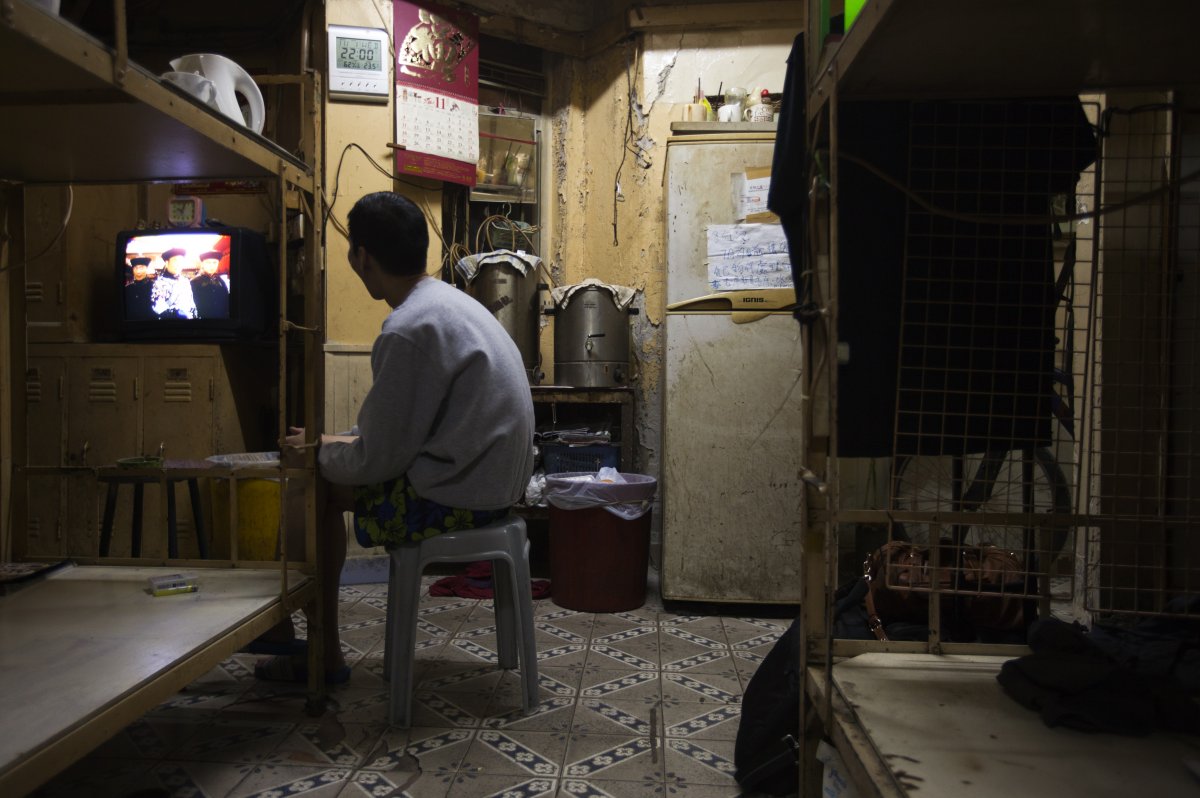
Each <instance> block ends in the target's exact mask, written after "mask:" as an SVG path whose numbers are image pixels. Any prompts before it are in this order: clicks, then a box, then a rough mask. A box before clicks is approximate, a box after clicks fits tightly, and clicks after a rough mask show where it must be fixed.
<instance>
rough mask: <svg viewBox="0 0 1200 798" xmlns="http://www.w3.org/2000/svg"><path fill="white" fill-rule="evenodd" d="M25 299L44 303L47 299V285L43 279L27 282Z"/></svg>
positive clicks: (30, 301)
mask: <svg viewBox="0 0 1200 798" xmlns="http://www.w3.org/2000/svg"><path fill="white" fill-rule="evenodd" d="M25 301H26V302H29V303H34V302H37V303H42V302H45V301H46V286H45V283H42V282H41V281H36V282H35V281H33V280H29V281H27V282H26V283H25Z"/></svg>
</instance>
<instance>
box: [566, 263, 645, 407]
mask: <svg viewBox="0 0 1200 798" xmlns="http://www.w3.org/2000/svg"><path fill="white" fill-rule="evenodd" d="M631 312H633V311H632V310H630V309H625V310H622V309H621V308H618V307H617V304H616V302H615V301H614V300H613V295H612V292H610V291H608V290H606V289H604V288H598V287H588V288H581V289H579V290H578V291H575V292H574V293H573V294H571V295H570V297H569V298H568V299H567V300H566V302H565V304H560V305H559V307H556V308H554V313H553V315H554V382H555V383H557V384H559V385H571V386H574V387H577V388H613V387H621V386H624V385H628V384H629V315H630V313H631Z"/></svg>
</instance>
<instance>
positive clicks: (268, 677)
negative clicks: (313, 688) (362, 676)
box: [254, 656, 350, 684]
mask: <svg viewBox="0 0 1200 798" xmlns="http://www.w3.org/2000/svg"><path fill="white" fill-rule="evenodd" d="M254 678H255V679H258V680H259V681H263V682H294V683H296V684H307V683H308V663H307V662H305V661H304V659H302V658H298V657H291V656H274V657H271V658H270V659H264V660H262V661H260V662H259V663H258V664H257V665H255V666H254ZM348 681H350V666H349V665H343V666H341V667H340V668H334V669H333V670H327V671H325V684H345V683H346V682H348Z"/></svg>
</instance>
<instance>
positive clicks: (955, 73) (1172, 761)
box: [797, 0, 1200, 798]
mask: <svg viewBox="0 0 1200 798" xmlns="http://www.w3.org/2000/svg"><path fill="white" fill-rule="evenodd" d="M847 5H848V4H847ZM860 5H862V8H861V11H860V12H859V15H858V17H857V19H856V20H855V21H854V23H853V25H852V27H851V28H850V29H849V30H848V31H846V32H845V33H844V34H835V35H833V36H830V37H829V38H828V39H827V40H826V41H824V42H822V41H821V37H820V36H821V35H820V33H818V32H819V31H821V30H822V27H823V25H827V20H823V19H822V17H821V14H822V8H824V11H825V13H826V14H828V13H829V4H828V3H818V2H816V1H815V0H812V1H811V2H810V3H809V24H808V28H807V30H808V33H807V34H806V54H805V60H806V62H807V63H806V64H805V69H804V75H805V86H806V100H807V104H808V107H807V109H806V113H805V114H804V115H803V116H800V117H798V121H797V124H804V121H799V120H806V122H807V126H808V127H807V129H808V138H809V139H810V140H811V139H813V138H816V139H817V140H818V142H819V143H818V144H817V145H812V144H810V145H809V146H810V147H814V146H815V147H816V148H817V149H822V148H824V149H826V150H828V152H827V153H825V152H823V153H822V155H825V156H827V157H826V158H823V159H822V164H823V168H824V169H825V170H826V171H825V174H824V175H823V177H825V178H828V181H829V183H828V186H821V185H819V183H820V180H819V177H822V176H818V178H815V179H814V180H813V181H812V186H805V187H804V189H805V190H809V189H811V190H812V191H814V192H816V194H817V195H818V199H817V200H816V203H815V206H814V207H815V210H814V214H813V219H812V223H811V224H810V227H809V232H810V233H811V234H812V238H811V244H810V245H811V248H812V249H811V251H812V253H813V255H814V257H813V259H812V261H811V264H812V268H813V269H814V270H815V272H816V273H817V274H818V275H819V285H820V286H821V287H822V294H823V297H825V299H822V301H823V302H824V303H825V307H823V308H822V311H823V313H824V318H825V322H824V324H823V325H813V326H811V327H809V326H805V327H802V329H803V334H804V336H805V337H806V338H807V339H808V341H807V353H808V358H809V359H808V361H807V362H806V363H805V364H804V367H803V370H804V376H805V380H806V383H807V387H806V388H805V391H804V394H805V396H806V411H805V412H806V416H807V417H806V421H805V425H804V430H805V436H806V438H805V440H803V441H802V443H801V445H802V450H803V452H804V457H805V464H806V465H807V466H808V467H809V468H810V469H811V471H812V473H813V474H814V475H815V480H814V481H815V482H816V483H817V485H816V486H815V487H813V488H812V489H809V490H808V491H807V493H806V499H805V501H806V512H805V514H804V516H803V522H802V523H803V524H804V532H803V541H804V547H803V552H802V554H801V555H800V556H801V558H802V560H803V574H804V580H805V582H804V599H803V602H802V618H801V622H802V646H801V651H802V652H803V653H802V654H801V657H802V660H803V661H802V663H801V673H802V674H804V678H803V679H802V681H803V685H802V690H801V692H802V698H801V707H800V710H801V718H803V719H804V720H803V721H802V723H803V724H804V725H803V727H802V729H801V735H802V737H803V739H802V740H801V743H802V745H801V761H800V778H801V794H804V795H808V794H812V795H816V794H827V793H825V792H823V791H822V781H823V777H828V776H829V775H830V768H831V767H832V768H833V769H834V770H837V771H838V774H839V776H840V778H841V779H844V780H845V782H846V783H848V784H849V785H851V786H852V787H853V788H854V790H855V792H854V794H855V795H859V796H862V797H863V798H867V796H878V797H887V798H899V796H904V795H912V794H920V795H923V796H959V795H967V794H970V795H975V796H981V798H982V797H983V796H987V798H991V796H1005V795H1011V794H1021V795H1027V796H1030V798H1033V797H1034V796H1056V795H1068V794H1069V795H1083V794H1087V795H1112V796H1123V795H1130V794H1136V793H1137V792H1139V791H1148V792H1152V793H1155V794H1163V795H1166V794H1171V795H1178V794H1185V793H1190V792H1192V791H1194V790H1195V789H1196V786H1195V773H1194V772H1192V768H1191V766H1190V764H1189V763H1190V762H1191V761H1193V760H1194V758H1195V755H1194V747H1193V746H1191V745H1190V744H1188V743H1187V742H1186V740H1184V739H1183V738H1180V737H1178V736H1173V735H1169V734H1164V733H1159V734H1155V735H1152V736H1150V737H1146V738H1142V739H1134V738H1130V737H1124V736H1113V735H1088V734H1084V733H1081V732H1076V731H1071V730H1063V729H1050V728H1048V727H1047V726H1046V725H1045V724H1044V723H1043V722H1042V720H1041V718H1040V717H1039V716H1038V714H1037V713H1035V712H1031V711H1029V710H1027V709H1025V708H1023V707H1021V706H1020V705H1018V704H1017V703H1016V702H1015V701H1013V700H1012V699H1010V698H1008V697H1007V696H1006V695H1004V693H1003V692H1002V689H1001V687H1000V686H999V684H998V683H997V681H996V675H997V673H998V672H999V670H1000V666H1001V664H1002V663H1003V662H1005V661H1006V660H1009V659H1012V658H1014V657H1018V656H1022V655H1023V654H1027V653H1029V649H1028V648H1027V647H1025V646H1019V645H995V644H992V645H984V644H970V643H943V642H939V641H938V639H937V634H936V627H937V625H938V621H937V620H936V619H937V612H938V611H937V603H936V597H937V594H936V593H931V594H930V595H931V599H930V605H929V606H930V609H929V617H930V618H931V623H930V626H931V628H933V629H934V633H933V634H931V639H930V640H929V642H880V641H875V640H845V639H835V637H834V635H833V633H832V628H831V620H832V613H833V610H832V607H833V604H834V592H835V590H836V589H837V588H838V587H839V585H838V584H837V579H838V568H837V559H838V553H839V546H838V534H839V525H847V524H856V523H857V524H877V525H887V524H890V523H892V522H893V520H894V518H893V516H892V515H891V511H890V510H880V509H874V508H865V509H864V507H863V506H860V505H857V504H855V499H856V498H857V497H856V496H849V495H846V496H844V497H843V496H842V495H841V494H842V490H843V488H842V481H841V476H840V474H841V471H840V469H842V468H843V467H844V466H842V465H839V461H838V458H837V452H838V448H837V415H836V409H837V406H838V385H837V382H838V379H837V372H838V369H837V367H836V366H835V365H834V364H837V363H838V362H839V360H838V355H839V352H838V341H839V338H838V309H837V301H836V297H837V296H838V284H837V279H838V277H837V275H838V260H837V259H838V246H837V242H838V235H837V229H838V225H839V224H853V225H863V226H866V225H870V224H871V223H872V221H873V220H871V219H863V218H854V219H848V218H846V217H844V216H843V217H842V218H841V219H840V220H839V216H838V212H839V209H838V207H837V196H838V193H837V187H838V182H837V180H838V169H839V162H838V149H837V148H838V104H839V102H840V101H842V100H856V101H861V100H870V101H876V100H878V101H891V100H900V101H905V100H927V99H936V98H965V99H979V100H981V101H986V100H989V99H1003V98H1023V97H1047V96H1056V95H1057V96H1075V95H1080V94H1085V93H1100V92H1105V91H1112V90H1129V89H1134V90H1137V89H1144V90H1151V89H1153V90H1170V89H1178V88H1183V87H1186V86H1187V85H1190V84H1192V83H1195V82H1196V76H1197V75H1200V58H1197V49H1196V48H1195V46H1194V44H1193V43H1192V42H1191V40H1190V39H1191V33H1190V32H1191V31H1192V30H1193V29H1194V26H1195V23H1196V22H1197V21H1200V11H1198V10H1197V8H1196V7H1195V6H1194V4H1191V3H1188V2H1186V0H1180V2H1169V3H1162V4H1159V5H1157V6H1156V8H1155V14H1154V15H1153V16H1146V15H1145V14H1144V13H1142V10H1140V9H1138V8H1137V7H1136V6H1132V5H1130V4H1128V3H1124V2H1122V1H1121V0H1063V1H1062V2H1053V3H1045V2H1040V1H1039V0H1016V1H1015V2H1005V3H992V2H986V0H867V2H866V3H865V5H863V4H860ZM1180 84H1184V85H1183V86H1181V85H1180ZM828 297H833V298H834V299H827V298H828ZM813 369H816V371H813ZM818 372H819V373H818ZM846 493H847V494H849V491H847V492H846ZM1077 512H1083V511H1077ZM910 515H911V513H910ZM930 523H934V524H938V523H946V524H952V523H964V521H962V520H956V519H954V518H951V517H948V516H947V517H943V518H941V519H938V518H936V517H935V518H932V519H930ZM996 523H1000V522H999V521H997V522H996ZM1079 523H1080V524H1081V525H1084V526H1086V525H1088V524H1091V525H1093V526H1095V525H1099V524H1102V523H1104V521H1103V520H1099V519H1098V517H1097V516H1087V517H1085V516H1082V515H1081V516H1079ZM1081 550H1082V549H1081ZM1080 559H1081V560H1082V555H1080ZM1079 606H1080V607H1082V606H1083V605H1082V604H1080V605H1079ZM819 743H825V744H827V745H829V746H831V747H832V748H833V749H834V751H835V752H836V754H837V755H838V757H836V758H832V759H831V758H830V757H829V755H828V751H827V750H823V751H822V752H821V754H820V757H821V758H818V745H819ZM830 762H832V763H833V764H832V765H830V764H828V763H830ZM823 763H826V764H823ZM831 789H832V790H833V791H832V792H831V793H828V794H839V795H840V794H842V793H841V792H839V791H838V785H837V782H836V781H834V782H832V783H831Z"/></svg>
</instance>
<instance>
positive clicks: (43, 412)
mask: <svg viewBox="0 0 1200 798" xmlns="http://www.w3.org/2000/svg"><path fill="white" fill-rule="evenodd" d="M66 379H67V367H66V361H65V360H64V359H63V358H61V357H31V358H29V360H28V362H27V364H26V368H25V410H26V418H27V420H28V424H27V426H26V427H25V435H26V447H27V449H26V457H27V462H28V463H29V465H31V466H61V465H62V464H63V461H64V452H65V447H66V444H67V437H66V435H67V424H66V407H65V402H66V399H65V397H66Z"/></svg>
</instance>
